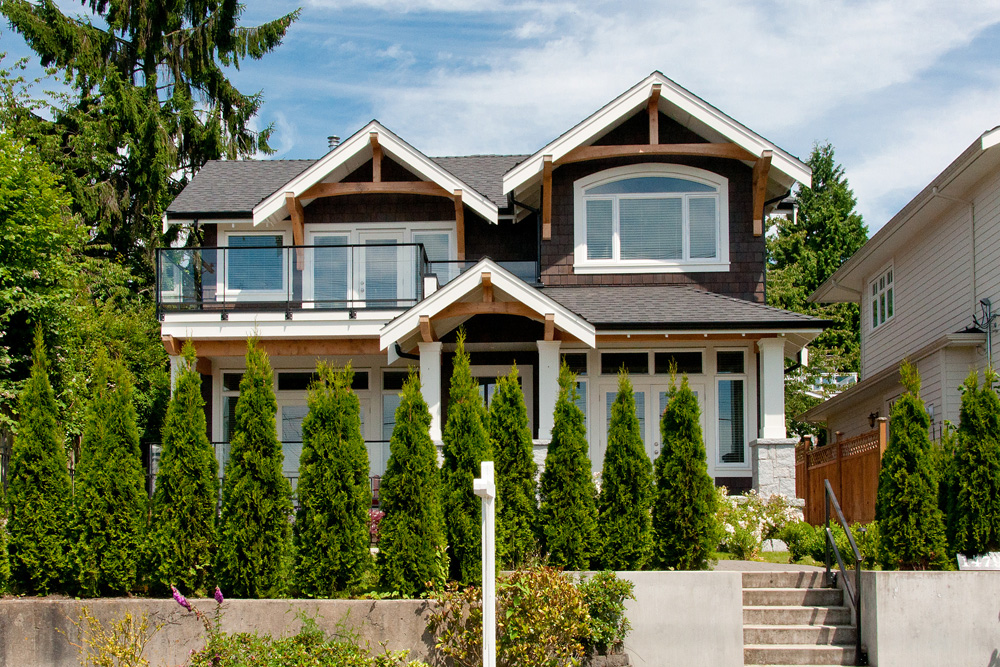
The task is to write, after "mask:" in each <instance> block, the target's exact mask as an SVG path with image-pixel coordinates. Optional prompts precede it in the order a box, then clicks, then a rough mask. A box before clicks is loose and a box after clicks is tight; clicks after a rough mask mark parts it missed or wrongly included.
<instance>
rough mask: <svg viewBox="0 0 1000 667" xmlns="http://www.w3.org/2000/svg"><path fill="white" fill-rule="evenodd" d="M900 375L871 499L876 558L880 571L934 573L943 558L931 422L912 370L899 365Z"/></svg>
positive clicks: (917, 378)
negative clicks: (901, 391)
mask: <svg viewBox="0 0 1000 667" xmlns="http://www.w3.org/2000/svg"><path fill="white" fill-rule="evenodd" d="M899 374H900V379H901V381H902V383H903V387H905V388H906V393H904V394H903V395H902V396H901V397H900V398H899V400H897V401H896V402H895V404H893V406H892V412H891V413H890V415H889V444H888V446H887V447H886V450H885V454H884V455H883V456H882V470H881V471H880V472H879V478H878V495H877V498H876V501H875V518H876V519H877V520H878V527H879V545H878V559H879V564H880V565H881V566H882V569H884V570H927V569H935V570H938V569H941V568H942V567H944V565H945V564H946V562H947V556H946V554H945V536H944V521H943V518H942V515H941V510H940V509H939V508H938V477H937V473H936V471H935V470H934V467H933V460H932V453H931V440H930V437H929V435H928V429H929V428H930V423H931V420H930V417H928V416H927V410H926V409H925V408H924V402H923V401H922V400H920V376H919V375H918V374H917V369H916V368H914V367H913V366H912V365H911V364H910V363H908V362H904V363H903V365H902V366H901V367H900V369H899Z"/></svg>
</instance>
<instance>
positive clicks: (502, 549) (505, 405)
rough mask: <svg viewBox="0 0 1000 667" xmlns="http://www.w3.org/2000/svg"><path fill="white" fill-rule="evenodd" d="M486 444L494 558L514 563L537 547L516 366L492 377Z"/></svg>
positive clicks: (531, 462)
mask: <svg viewBox="0 0 1000 667" xmlns="http://www.w3.org/2000/svg"><path fill="white" fill-rule="evenodd" d="M489 433H490V444H491V446H492V448H493V456H494V459H495V461H496V485H497V497H498V498H499V499H500V502H499V503H498V507H497V558H498V559H499V562H500V564H501V566H502V567H504V568H506V569H515V568H517V567H520V566H522V565H524V564H525V563H526V562H527V561H528V559H529V558H530V557H531V556H533V555H535V554H537V553H538V542H537V538H536V531H537V520H538V505H537V502H538V501H537V500H536V496H537V493H538V485H537V484H536V483H535V474H536V472H537V466H536V465H535V459H534V456H533V455H532V445H531V428H530V427H529V426H528V410H527V408H526V406H525V404H524V393H523V392H522V391H521V383H520V382H518V374H517V367H516V366H515V367H514V368H513V369H511V371H510V374H509V375H507V376H505V377H501V378H498V379H497V384H496V393H495V394H494V395H493V401H492V402H491V403H490V413H489Z"/></svg>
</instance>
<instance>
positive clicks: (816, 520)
mask: <svg viewBox="0 0 1000 667" xmlns="http://www.w3.org/2000/svg"><path fill="white" fill-rule="evenodd" d="M888 435H889V420H888V419H886V418H884V417H883V418H881V419H879V420H878V426H876V427H875V428H874V429H873V430H871V431H869V432H867V433H862V434H861V435H859V436H856V437H853V438H848V439H846V440H840V441H838V442H834V443H831V444H829V445H826V446H824V447H816V448H810V447H809V444H808V443H806V442H800V443H799V444H798V445H797V446H796V447H795V495H797V496H798V497H799V498H803V499H804V500H805V501H806V505H805V510H804V513H805V520H806V521H808V522H809V523H811V524H813V525H819V524H821V523H823V521H824V520H825V517H826V515H825V508H824V505H823V500H824V494H823V480H826V479H828V480H830V486H831V487H833V492H834V493H835V494H836V496H837V500H838V501H840V507H841V509H842V510H843V511H844V517H845V518H846V519H847V521H848V522H849V523H867V522H868V521H871V520H872V519H874V518H875V496H876V494H877V493H878V474H879V471H880V470H881V468H882V454H884V453H885V446H886V443H887V442H888Z"/></svg>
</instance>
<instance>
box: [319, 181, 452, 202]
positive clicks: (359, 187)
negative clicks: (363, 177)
mask: <svg viewBox="0 0 1000 667" xmlns="http://www.w3.org/2000/svg"><path fill="white" fill-rule="evenodd" d="M365 194H380V195H381V194H399V195H430V196H432V197H448V198H449V199H451V198H452V197H454V196H455V195H454V194H452V193H451V192H448V191H447V190H445V189H444V188H442V187H441V186H440V185H438V184H437V183H432V182H430V181H382V182H381V183H366V182H360V183H353V182H352V183H317V184H316V185H314V186H312V187H311V188H309V189H308V190H306V191H305V192H303V193H302V195H301V196H300V199H317V198H319V197H339V196H342V195H365Z"/></svg>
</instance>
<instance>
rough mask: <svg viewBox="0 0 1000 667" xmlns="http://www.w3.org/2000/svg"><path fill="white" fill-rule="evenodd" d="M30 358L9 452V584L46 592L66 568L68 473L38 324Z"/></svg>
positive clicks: (57, 584) (57, 586)
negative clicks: (30, 364) (30, 363)
mask: <svg viewBox="0 0 1000 667" xmlns="http://www.w3.org/2000/svg"><path fill="white" fill-rule="evenodd" d="M32 358H33V363H32V366H31V377H30V378H29V379H28V382H27V384H26V385H25V387H24V390H23V391H22V392H21V399H20V408H19V413H20V421H19V428H18V432H17V434H16V435H15V436H14V446H13V451H12V453H11V460H10V482H9V486H8V495H7V500H8V507H9V508H10V514H9V519H8V522H7V530H8V532H9V533H10V544H9V546H8V549H9V557H10V570H11V581H12V588H14V589H16V590H17V591H19V592H21V593H27V594H43V595H44V594H47V593H52V592H55V591H58V590H60V588H61V585H62V581H63V577H64V576H66V574H67V573H68V569H69V560H70V549H71V546H70V539H69V535H68V534H67V532H66V528H65V526H66V519H67V517H68V516H69V514H70V507H71V504H70V503H71V500H70V478H69V468H68V467H67V464H66V451H65V450H64V449H63V443H62V438H61V436H60V433H59V417H58V413H59V409H58V406H57V405H56V397H55V394H54V392H53V391H52V385H50V384H49V365H48V360H47V359H46V355H45V343H44V342H43V341H42V333H41V330H40V329H38V330H36V331H35V351H34V355H33V357H32Z"/></svg>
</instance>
